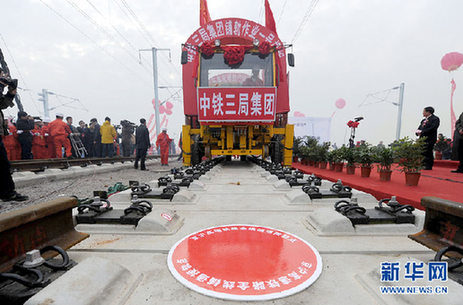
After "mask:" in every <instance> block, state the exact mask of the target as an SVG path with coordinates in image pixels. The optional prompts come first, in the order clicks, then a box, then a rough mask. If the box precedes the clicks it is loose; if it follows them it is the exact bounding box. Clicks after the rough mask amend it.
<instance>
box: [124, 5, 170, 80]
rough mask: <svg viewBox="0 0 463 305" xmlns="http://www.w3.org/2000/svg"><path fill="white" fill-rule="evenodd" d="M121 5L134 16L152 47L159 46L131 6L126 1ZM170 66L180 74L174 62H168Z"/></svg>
mask: <svg viewBox="0 0 463 305" xmlns="http://www.w3.org/2000/svg"><path fill="white" fill-rule="evenodd" d="M120 1H121V3H122V4H123V5H124V7H125V8H126V10H127V11H128V12H129V13H130V15H131V16H132V18H133V20H134V21H135V22H136V24H137V25H138V27H139V28H140V29H141V31H142V32H143V33H144V34H145V35H146V37H147V38H148V40H149V41H150V43H151V44H152V45H157V44H158V43H157V42H156V39H154V37H153V36H152V35H151V33H150V32H149V31H148V29H147V27H146V26H145V24H144V23H143V22H142V21H141V20H140V18H139V17H138V16H137V14H136V13H135V12H134V10H133V9H132V8H131V7H130V6H129V4H128V3H127V1H125V0H120ZM164 56H165V55H164V54H161V59H162V60H166V59H165V58H164ZM167 63H168V64H170V65H172V66H173V68H174V71H175V72H176V73H179V71H178V70H177V67H175V65H174V64H173V63H172V61H170V59H169V61H168V62H167Z"/></svg>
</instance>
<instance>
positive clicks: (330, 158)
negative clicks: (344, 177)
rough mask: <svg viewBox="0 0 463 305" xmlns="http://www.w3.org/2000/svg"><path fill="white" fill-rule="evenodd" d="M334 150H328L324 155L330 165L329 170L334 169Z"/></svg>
mask: <svg viewBox="0 0 463 305" xmlns="http://www.w3.org/2000/svg"><path fill="white" fill-rule="evenodd" d="M334 154H335V152H334V150H332V151H329V152H328V153H327V155H326V159H327V161H328V164H329V166H330V171H334Z"/></svg>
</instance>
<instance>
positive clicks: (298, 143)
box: [293, 137, 302, 162]
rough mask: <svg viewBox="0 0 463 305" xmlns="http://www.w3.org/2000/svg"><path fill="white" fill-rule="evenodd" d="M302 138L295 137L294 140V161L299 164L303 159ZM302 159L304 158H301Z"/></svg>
mask: <svg viewBox="0 0 463 305" xmlns="http://www.w3.org/2000/svg"><path fill="white" fill-rule="evenodd" d="M301 147H302V138H301V137H294V139H293V161H294V162H298V161H299V158H300V157H301ZM301 159H302V158H301Z"/></svg>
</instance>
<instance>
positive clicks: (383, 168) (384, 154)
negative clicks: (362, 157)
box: [375, 147, 394, 181]
mask: <svg viewBox="0 0 463 305" xmlns="http://www.w3.org/2000/svg"><path fill="white" fill-rule="evenodd" d="M375 158H376V160H377V161H378V163H379V165H378V169H379V180H381V181H391V174H392V170H391V166H392V164H393V163H394V155H393V152H392V148H389V147H379V148H377V149H376V152H375Z"/></svg>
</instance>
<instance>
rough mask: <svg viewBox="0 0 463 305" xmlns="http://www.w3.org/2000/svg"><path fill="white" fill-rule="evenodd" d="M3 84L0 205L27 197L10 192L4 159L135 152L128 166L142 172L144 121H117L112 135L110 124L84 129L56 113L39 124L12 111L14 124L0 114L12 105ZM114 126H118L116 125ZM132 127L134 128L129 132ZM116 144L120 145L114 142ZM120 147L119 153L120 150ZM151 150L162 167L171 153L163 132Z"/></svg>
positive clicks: (12, 95) (11, 91) (108, 121)
mask: <svg viewBox="0 0 463 305" xmlns="http://www.w3.org/2000/svg"><path fill="white" fill-rule="evenodd" d="M5 87H6V84H0V177H1V179H2V183H0V199H1V200H2V201H25V200H28V199H29V198H28V197H27V196H25V195H21V194H19V193H18V192H16V190H15V185H14V181H13V178H12V176H11V171H10V169H11V164H10V162H9V161H10V160H27V159H49V158H63V157H66V158H85V157H113V156H114V155H115V154H117V155H120V154H121V151H122V155H123V156H131V155H133V154H134V152H135V151H136V161H135V164H134V167H135V168H136V169H137V168H138V163H139V162H140V169H141V170H147V168H146V165H145V159H146V155H147V152H148V149H149V148H150V147H151V146H152V145H151V143H150V136H149V131H148V128H147V127H146V120H145V119H143V118H142V119H140V125H139V126H138V127H137V126H136V125H135V124H133V123H131V122H129V121H127V120H123V121H121V129H122V132H121V133H118V132H117V128H116V126H114V125H112V124H111V119H110V118H109V117H106V118H105V120H104V122H103V124H102V125H100V124H99V123H98V120H97V119H96V118H93V119H91V120H90V123H89V124H86V123H85V122H84V121H80V122H79V126H77V127H76V126H74V125H73V118H72V117H70V116H68V117H66V120H65V121H64V115H63V114H62V113H58V114H56V118H55V119H54V120H53V121H51V122H50V120H46V119H45V120H42V119H40V118H39V117H32V116H31V115H29V114H27V113H26V112H25V111H19V112H18V118H17V120H16V121H14V120H13V118H8V119H5V117H4V115H3V112H2V111H1V110H3V109H6V108H8V107H13V106H14V102H13V100H14V98H15V95H16V90H17V89H16V86H12V85H8V91H7V93H6V94H3V91H4V88H5ZM117 127H119V126H117ZM135 127H136V129H135ZM120 139H122V143H119V142H120V141H119V140H120ZM120 144H121V145H122V149H120ZM155 147H156V148H157V150H158V152H159V153H160V156H161V164H162V165H168V156H169V153H175V146H174V142H173V140H172V139H171V138H170V137H169V136H168V135H167V129H165V128H164V129H163V130H162V133H161V134H159V135H158V138H157V141H156V144H155Z"/></svg>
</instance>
